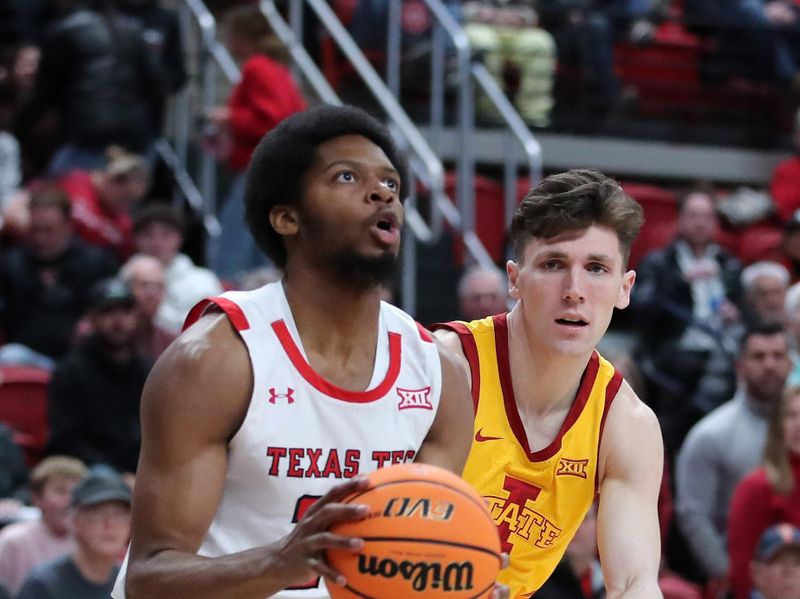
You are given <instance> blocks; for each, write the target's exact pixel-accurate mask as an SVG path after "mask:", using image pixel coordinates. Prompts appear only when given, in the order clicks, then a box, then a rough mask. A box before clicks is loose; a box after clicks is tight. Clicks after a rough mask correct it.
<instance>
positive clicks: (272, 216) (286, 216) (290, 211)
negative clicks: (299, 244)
mask: <svg viewBox="0 0 800 599" xmlns="http://www.w3.org/2000/svg"><path fill="white" fill-rule="evenodd" d="M269 223H270V224H271V225H272V228H273V229H275V232H276V233H277V234H278V235H285V236H289V235H296V234H297V231H298V229H299V228H300V221H299V219H298V217H297V210H295V209H294V208H293V207H292V206H289V205H288V204H278V205H277V206H275V207H273V208H272V210H270V211H269Z"/></svg>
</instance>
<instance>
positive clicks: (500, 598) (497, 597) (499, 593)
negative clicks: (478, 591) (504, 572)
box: [492, 582, 509, 599]
mask: <svg viewBox="0 0 800 599" xmlns="http://www.w3.org/2000/svg"><path fill="white" fill-rule="evenodd" d="M508 597H509V591H508V587H507V586H506V585H504V584H500V583H499V582H498V583H497V584H495V585H494V591H493V592H492V599H508Z"/></svg>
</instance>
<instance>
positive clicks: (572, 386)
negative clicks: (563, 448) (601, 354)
mask: <svg viewBox="0 0 800 599" xmlns="http://www.w3.org/2000/svg"><path fill="white" fill-rule="evenodd" d="M508 345H509V348H508V350H509V360H510V362H511V372H512V383H513V386H514V397H515V398H516V401H517V404H519V405H521V406H525V407H526V408H527V410H528V411H529V412H531V413H540V414H548V413H552V412H557V411H560V410H568V409H569V407H570V406H571V405H572V402H573V401H574V399H575V395H576V394H577V392H578V388H579V386H580V382H581V378H582V376H583V372H584V371H585V370H586V365H587V364H588V362H589V359H590V357H591V352H589V353H588V354H587V355H585V356H579V355H565V354H562V353H558V352H554V351H552V350H550V349H548V348H547V347H546V346H545V345H544V344H540V343H537V341H536V339H535V338H534V336H533V335H531V334H529V333H528V332H527V331H526V329H525V324H524V321H523V319H522V318H521V317H520V315H519V314H514V313H510V314H509V316H508Z"/></svg>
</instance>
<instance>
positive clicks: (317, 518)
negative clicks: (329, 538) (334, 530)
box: [307, 503, 369, 530]
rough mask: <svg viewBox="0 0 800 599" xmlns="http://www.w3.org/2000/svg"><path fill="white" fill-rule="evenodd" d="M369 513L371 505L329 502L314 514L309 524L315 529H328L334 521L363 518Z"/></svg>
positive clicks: (349, 520)
mask: <svg viewBox="0 0 800 599" xmlns="http://www.w3.org/2000/svg"><path fill="white" fill-rule="evenodd" d="M368 513H369V506H366V505H363V504H358V503H329V504H328V505H324V506H322V507H321V508H320V509H319V510H318V511H317V513H316V514H312V515H311V517H310V518H309V519H308V522H307V524H308V525H309V526H312V527H313V529H314V530H326V529H327V528H328V527H329V526H330V525H331V524H333V523H334V522H351V521H356V520H363V519H364V518H366V517H367V514H368Z"/></svg>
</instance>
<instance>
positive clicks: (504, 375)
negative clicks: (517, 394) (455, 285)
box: [492, 314, 600, 462]
mask: <svg viewBox="0 0 800 599" xmlns="http://www.w3.org/2000/svg"><path fill="white" fill-rule="evenodd" d="M492 321H493V323H494V342H495V351H496V352H497V369H498V372H499V374H500V387H501V388H502V390H503V403H504V404H505V408H506V417H507V418H508V423H509V424H510V425H511V430H512V431H513V432H514V436H515V437H516V438H517V441H518V442H519V444H520V445H521V446H522V449H524V450H525V453H526V454H527V455H528V459H529V460H530V461H532V462H541V461H544V460H549V459H550V458H552V457H553V456H554V455H556V453H558V451H559V450H560V449H561V439H563V438H564V435H565V434H566V433H567V431H568V430H569V429H570V428H571V427H572V425H573V424H575V422H576V421H577V420H578V417H579V416H580V415H581V413H582V412H583V408H584V407H585V406H586V402H587V401H588V399H589V394H590V393H591V391H592V386H593V385H594V381H595V379H596V378H597V371H598V369H599V367H600V359H599V357H598V355H597V352H593V353H592V357H591V358H589V363H588V364H587V365H586V370H584V371H583V376H582V377H581V384H580V387H578V393H577V394H576V395H575V400H574V401H573V402H572V406H571V407H570V409H569V412H567V417H566V418H565V419H564V423H563V424H562V425H561V430H559V431H558V434H557V435H556V438H555V439H553V441H552V442H551V443H550V445H548V446H547V447H545V448H544V449H540V450H539V451H531V448H530V446H529V445H528V435H527V434H526V433H525V427H524V426H523V425H522V418H520V415H519V410H518V409H517V401H516V399H515V398H514V387H513V385H512V384H511V362H510V360H509V356H508V321H507V319H506V315H505V314H498V315H496V316H493V317H492Z"/></svg>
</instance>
